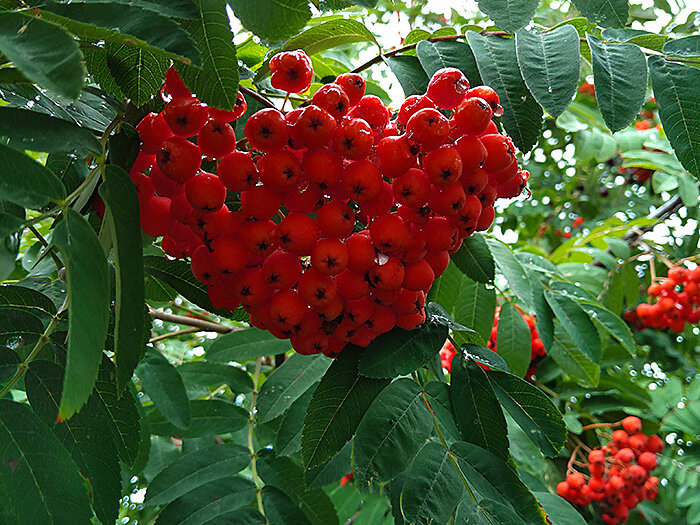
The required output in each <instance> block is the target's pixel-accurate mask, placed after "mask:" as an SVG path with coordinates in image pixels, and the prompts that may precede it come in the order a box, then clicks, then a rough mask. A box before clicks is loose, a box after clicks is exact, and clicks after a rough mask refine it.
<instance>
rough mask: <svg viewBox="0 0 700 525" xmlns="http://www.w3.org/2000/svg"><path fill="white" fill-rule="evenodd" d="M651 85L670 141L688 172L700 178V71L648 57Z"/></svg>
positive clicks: (659, 58)
mask: <svg viewBox="0 0 700 525" xmlns="http://www.w3.org/2000/svg"><path fill="white" fill-rule="evenodd" d="M649 70H650V71H651V85H652V87H653V88H654V97H655V98H656V103H657V104H658V105H659V117H660V118H661V123H662V124H663V126H664V131H665V132H666V136H667V137H668V140H669V141H670V142H671V146H673V150H674V151H675V153H676V156H677V157H678V160H680V161H681V163H682V164H683V166H684V167H685V169H687V170H688V171H690V172H691V173H692V174H693V175H695V176H696V177H700V108H699V107H698V105H697V104H696V101H697V96H696V95H697V92H696V91H697V86H698V82H700V71H699V70H698V69H697V68H694V67H688V66H682V65H680V64H676V63H674V62H669V61H667V60H665V59H663V58H661V57H656V56H652V57H649Z"/></svg>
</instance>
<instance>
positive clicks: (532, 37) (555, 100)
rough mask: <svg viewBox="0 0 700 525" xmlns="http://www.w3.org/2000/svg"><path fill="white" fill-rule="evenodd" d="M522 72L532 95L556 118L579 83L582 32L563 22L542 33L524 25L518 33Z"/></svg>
mask: <svg viewBox="0 0 700 525" xmlns="http://www.w3.org/2000/svg"><path fill="white" fill-rule="evenodd" d="M515 47H516V51H517V55H518V64H520V72H521V73H522V75H523V79H524V80H525V84H526V85H527V87H528V89H529V90H530V93H532V96H534V97H535V100H537V102H538V103H539V104H540V106H542V107H543V108H544V110H545V111H546V112H547V113H549V114H550V115H552V116H553V117H554V118H556V117H558V116H559V115H561V114H562V113H563V112H564V110H565V109H566V107H567V106H568V105H569V102H571V100H572V99H573V98H574V96H575V95H576V88H577V87H578V73H579V60H577V59H575V58H574V57H578V56H579V36H578V31H576V28H575V27H574V26H571V25H563V26H560V27H558V28H555V29H552V30H551V31H547V32H546V33H541V32H539V31H537V30H532V31H528V30H525V29H521V30H519V31H518V33H517V34H516V36H515Z"/></svg>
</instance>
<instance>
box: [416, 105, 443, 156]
mask: <svg viewBox="0 0 700 525" xmlns="http://www.w3.org/2000/svg"><path fill="white" fill-rule="evenodd" d="M449 132H450V123H449V122H448V120H447V119H446V118H445V116H444V115H443V114H442V113H440V112H439V111H438V110H437V109H421V110H419V111H417V112H416V113H414V114H413V116H412V117H411V118H410V119H408V123H407V124H406V135H407V137H408V138H409V140H411V141H414V142H415V143H416V144H417V145H418V146H419V147H420V149H421V150H422V151H430V150H432V149H435V148H437V147H438V146H441V145H442V144H443V143H444V142H445V139H446V138H447V135H448V134H449Z"/></svg>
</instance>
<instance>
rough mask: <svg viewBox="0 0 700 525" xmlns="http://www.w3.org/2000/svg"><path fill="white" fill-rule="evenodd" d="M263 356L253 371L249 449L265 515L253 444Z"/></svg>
mask: <svg viewBox="0 0 700 525" xmlns="http://www.w3.org/2000/svg"><path fill="white" fill-rule="evenodd" d="M262 362H263V358H262V357H258V359H257V360H256V361H255V372H254V373H253V393H252V395H251V396H250V418H249V419H248V450H249V451H250V471H251V473H252V476H253V483H255V499H256V500H257V503H258V510H259V511H260V514H262V515H263V516H264V515H265V509H264V508H263V503H262V481H261V480H260V476H258V469H257V465H256V461H257V458H258V456H257V454H256V453H255V447H254V445H253V429H254V428H255V401H256V399H257V397H258V379H259V377H260V368H261V366H262Z"/></svg>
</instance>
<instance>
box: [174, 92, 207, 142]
mask: <svg viewBox="0 0 700 525" xmlns="http://www.w3.org/2000/svg"><path fill="white" fill-rule="evenodd" d="M163 117H164V118H165V122H167V123H168V126H169V127H170V129H171V130H173V133H175V134H176V135H180V136H182V137H194V136H195V135H196V134H197V133H199V131H200V130H201V129H202V128H203V127H204V125H205V124H206V123H207V120H208V119H209V108H208V107H207V105H206V104H204V103H202V102H200V101H199V100H197V99H196V98H195V97H181V98H175V99H173V100H171V101H170V102H168V103H167V104H166V105H165V108H164V109H163Z"/></svg>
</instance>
